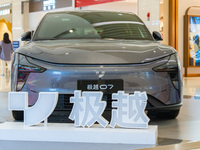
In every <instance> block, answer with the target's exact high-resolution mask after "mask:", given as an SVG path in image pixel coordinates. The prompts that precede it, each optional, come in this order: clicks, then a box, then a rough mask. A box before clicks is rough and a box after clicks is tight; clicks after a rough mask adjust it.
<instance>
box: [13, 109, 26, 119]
mask: <svg viewBox="0 0 200 150" xmlns="http://www.w3.org/2000/svg"><path fill="white" fill-rule="evenodd" d="M12 116H13V118H14V119H15V120H18V121H22V120H24V112H23V111H12Z"/></svg>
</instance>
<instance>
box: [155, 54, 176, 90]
mask: <svg viewBox="0 0 200 150" xmlns="http://www.w3.org/2000/svg"><path fill="white" fill-rule="evenodd" d="M153 70H154V71H155V72H167V73H168V74H169V76H170V79H171V81H172V83H173V85H174V87H175V88H176V89H177V90H179V89H180V86H179V78H180V67H179V61H178V59H177V54H173V55H171V56H170V57H169V60H168V62H167V63H165V64H163V65H160V66H157V67H154V68H153Z"/></svg>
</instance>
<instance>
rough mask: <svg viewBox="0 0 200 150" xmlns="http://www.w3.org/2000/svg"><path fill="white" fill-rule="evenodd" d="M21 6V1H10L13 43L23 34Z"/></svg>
mask: <svg viewBox="0 0 200 150" xmlns="http://www.w3.org/2000/svg"><path fill="white" fill-rule="evenodd" d="M21 10H22V5H21V0H13V1H12V26H13V28H12V33H13V41H19V40H20V37H21V34H22V33H23V29H22V27H23V18H22V13H21Z"/></svg>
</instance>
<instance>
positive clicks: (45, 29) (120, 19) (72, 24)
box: [33, 12, 153, 40]
mask: <svg viewBox="0 0 200 150" xmlns="http://www.w3.org/2000/svg"><path fill="white" fill-rule="evenodd" d="M54 39H127V40H153V39H152V36H151V34H150V32H149V31H148V29H147V28H146V26H145V25H144V23H143V22H142V21H141V20H140V19H139V18H138V17H137V16H136V15H134V14H128V13H115V12H68V13H55V14H47V15H46V16H45V17H44V19H43V20H42V22H41V24H40V25H39V27H38V29H37V30H36V33H35V35H34V38H33V40H54Z"/></svg>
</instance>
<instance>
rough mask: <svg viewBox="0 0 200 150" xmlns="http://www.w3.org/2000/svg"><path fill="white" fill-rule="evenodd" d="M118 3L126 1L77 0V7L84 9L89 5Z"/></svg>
mask: <svg viewBox="0 0 200 150" xmlns="http://www.w3.org/2000/svg"><path fill="white" fill-rule="evenodd" d="M116 1H124V0H75V7H84V6H89V5H96V4H103V3H108V2H116Z"/></svg>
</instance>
